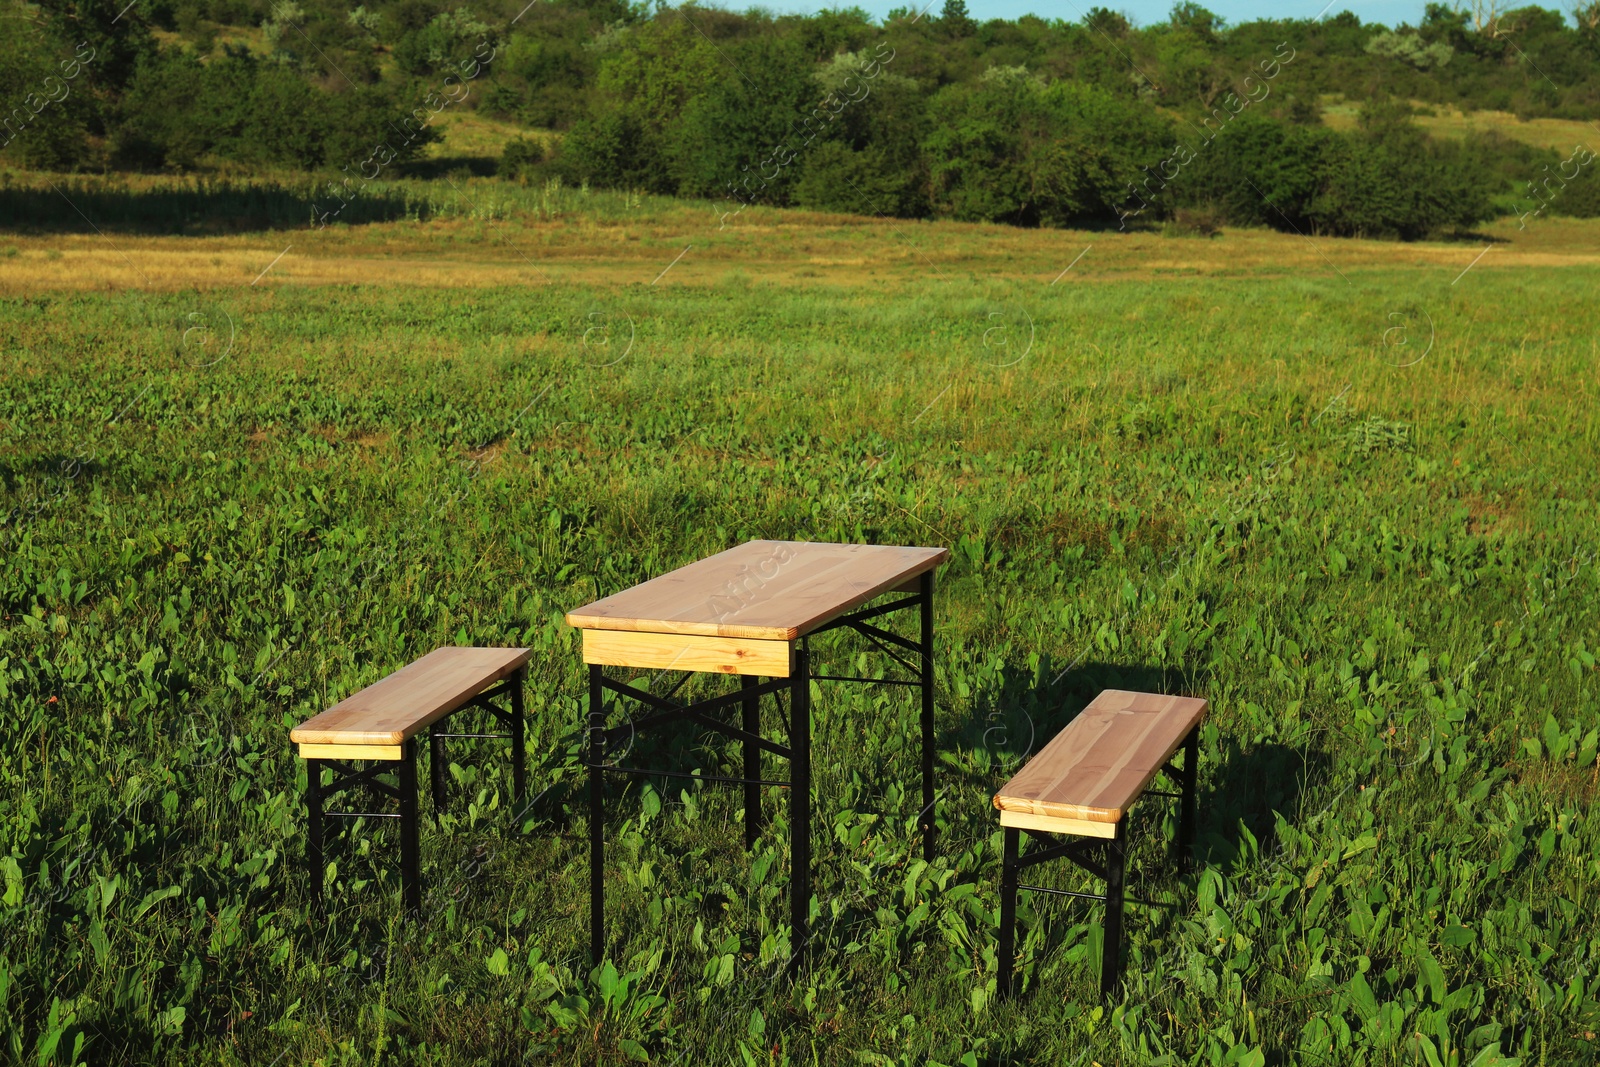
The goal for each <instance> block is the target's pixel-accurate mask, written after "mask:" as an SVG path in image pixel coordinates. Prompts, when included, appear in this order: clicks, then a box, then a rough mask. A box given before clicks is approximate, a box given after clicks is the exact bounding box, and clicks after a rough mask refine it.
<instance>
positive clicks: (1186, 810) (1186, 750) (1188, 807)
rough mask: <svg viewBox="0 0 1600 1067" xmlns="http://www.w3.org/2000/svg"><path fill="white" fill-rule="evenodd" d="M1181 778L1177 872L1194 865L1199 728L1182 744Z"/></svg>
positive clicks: (1191, 732)
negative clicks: (1181, 797) (1181, 796)
mask: <svg viewBox="0 0 1600 1067" xmlns="http://www.w3.org/2000/svg"><path fill="white" fill-rule="evenodd" d="M1182 777H1183V787H1182V789H1180V790H1179V792H1181V793H1182V794H1183V799H1182V800H1180V801H1179V802H1178V803H1179V804H1181V805H1182V807H1181V809H1180V813H1179V816H1178V840H1177V841H1176V842H1175V843H1174V844H1175V847H1174V848H1173V851H1174V852H1175V853H1176V857H1175V858H1176V860H1177V867H1178V870H1180V871H1187V870H1189V868H1190V867H1192V866H1193V865H1194V809H1195V791H1196V789H1197V787H1198V785H1199V782H1200V727H1199V726H1196V727H1195V728H1194V729H1192V730H1190V731H1189V737H1188V738H1187V739H1186V740H1185V741H1184V743H1183V772H1182Z"/></svg>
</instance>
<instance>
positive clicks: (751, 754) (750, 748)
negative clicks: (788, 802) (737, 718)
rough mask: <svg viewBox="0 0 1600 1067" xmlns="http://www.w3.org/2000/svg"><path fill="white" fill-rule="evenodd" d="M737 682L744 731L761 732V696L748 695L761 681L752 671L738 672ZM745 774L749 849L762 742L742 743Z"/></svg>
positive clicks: (757, 825) (756, 828)
mask: <svg viewBox="0 0 1600 1067" xmlns="http://www.w3.org/2000/svg"><path fill="white" fill-rule="evenodd" d="M739 684H740V686H741V687H743V689H744V690H745V697H744V721H743V726H744V732H745V733H747V734H760V733H761V697H759V696H751V695H750V690H752V689H754V688H755V687H756V686H757V685H759V684H760V683H759V682H758V681H757V680H756V678H755V677H754V676H753V675H749V674H744V675H740V676H739ZM744 776H745V778H746V779H747V781H746V782H745V783H744V847H745V848H747V849H749V848H754V847H755V843H756V838H757V837H759V836H760V834H761V786H760V785H758V784H757V781H756V780H758V779H760V777H761V746H760V745H758V744H756V743H755V742H754V741H752V740H749V739H746V740H745V743H744Z"/></svg>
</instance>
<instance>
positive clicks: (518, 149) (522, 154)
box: [495, 137, 544, 185]
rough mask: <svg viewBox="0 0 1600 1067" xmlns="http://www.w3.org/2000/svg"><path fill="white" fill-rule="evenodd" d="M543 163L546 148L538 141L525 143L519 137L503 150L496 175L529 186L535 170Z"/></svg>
mask: <svg viewBox="0 0 1600 1067" xmlns="http://www.w3.org/2000/svg"><path fill="white" fill-rule="evenodd" d="M543 162H544V146H543V145H541V144H540V143H539V142H538V141H525V140H523V139H522V138H520V137H519V138H517V139H516V140H514V141H511V142H510V143H508V144H507V145H506V146H505V148H504V149H502V150H501V152H500V163H499V165H498V166H496V168H495V173H496V174H498V175H499V176H500V177H502V178H506V179H509V180H511V181H517V182H521V183H522V184H523V185H527V184H528V179H529V178H530V177H531V176H532V175H533V172H534V169H535V168H536V167H538V165H539V164H540V163H543Z"/></svg>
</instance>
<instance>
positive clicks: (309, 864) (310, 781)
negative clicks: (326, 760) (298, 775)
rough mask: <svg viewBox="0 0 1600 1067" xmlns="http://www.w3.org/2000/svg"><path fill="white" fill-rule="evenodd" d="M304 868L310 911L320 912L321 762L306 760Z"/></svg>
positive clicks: (322, 868)
mask: <svg viewBox="0 0 1600 1067" xmlns="http://www.w3.org/2000/svg"><path fill="white" fill-rule="evenodd" d="M306 815H307V822H306V830H307V836H306V868H307V873H309V874H310V876H311V911H312V914H314V915H317V916H318V917H320V916H321V915H322V914H323V911H322V875H323V872H324V870H325V867H324V864H323V856H322V761H321V760H319V759H308V760H306Z"/></svg>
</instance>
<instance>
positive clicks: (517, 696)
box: [511, 666, 528, 809]
mask: <svg viewBox="0 0 1600 1067" xmlns="http://www.w3.org/2000/svg"><path fill="white" fill-rule="evenodd" d="M527 678H528V668H527V667H525V666H524V667H518V668H517V670H516V673H514V674H512V676H511V791H512V792H513V793H514V794H515V795H516V798H517V807H518V808H519V809H520V808H521V807H522V803H523V798H524V797H525V796H526V795H527V792H528V758H527V748H528V741H527V727H526V725H525V724H524V723H523V714H524V713H523V707H522V687H523V684H524V682H526V681H527Z"/></svg>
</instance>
